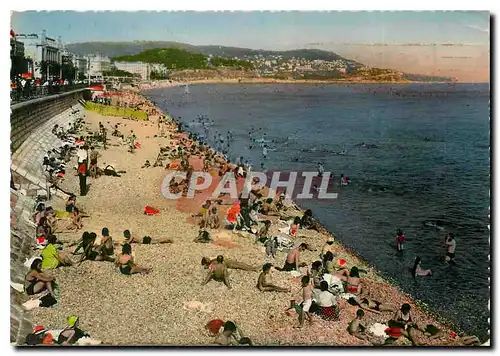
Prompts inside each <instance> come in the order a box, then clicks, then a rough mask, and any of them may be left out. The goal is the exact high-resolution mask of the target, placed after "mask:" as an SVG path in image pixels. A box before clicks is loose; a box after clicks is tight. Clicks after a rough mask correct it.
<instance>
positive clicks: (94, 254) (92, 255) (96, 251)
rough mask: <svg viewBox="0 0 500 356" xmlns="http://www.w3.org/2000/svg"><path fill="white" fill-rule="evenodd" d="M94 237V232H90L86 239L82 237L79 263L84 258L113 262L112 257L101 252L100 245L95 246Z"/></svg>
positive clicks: (95, 236)
mask: <svg viewBox="0 0 500 356" xmlns="http://www.w3.org/2000/svg"><path fill="white" fill-rule="evenodd" d="M96 238H97V234H96V233H95V232H91V233H90V234H88V235H87V236H86V239H85V238H84V239H83V242H82V247H83V249H84V250H83V256H82V258H81V259H80V263H81V262H83V261H84V260H90V261H107V262H114V261H115V259H114V258H112V257H110V256H108V255H106V254H104V253H103V252H102V245H99V246H95V240H96Z"/></svg>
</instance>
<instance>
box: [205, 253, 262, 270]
mask: <svg viewBox="0 0 500 356" xmlns="http://www.w3.org/2000/svg"><path fill="white" fill-rule="evenodd" d="M214 263H217V259H215V258H208V257H203V258H202V259H201V265H202V266H203V267H205V269H207V268H210V267H211V265H213V264H214ZM223 263H224V264H225V265H226V267H227V268H228V269H239V270H242V271H253V272H257V271H258V270H259V269H260V266H250V265H247V264H246V263H242V262H238V261H236V260H231V259H227V258H224V260H223Z"/></svg>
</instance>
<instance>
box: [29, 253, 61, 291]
mask: <svg viewBox="0 0 500 356" xmlns="http://www.w3.org/2000/svg"><path fill="white" fill-rule="evenodd" d="M54 284H55V279H54V278H53V277H51V276H49V275H47V274H45V273H43V272H42V260H41V259H39V258H37V259H35V260H34V261H33V262H32V263H31V267H30V271H29V272H28V274H27V275H26V278H25V283H24V287H25V290H26V293H27V294H28V295H35V294H38V293H40V292H43V291H44V290H48V291H49V293H50V294H51V295H52V296H53V297H54V298H55V295H54V289H53V287H54Z"/></svg>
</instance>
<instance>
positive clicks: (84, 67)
mask: <svg viewBox="0 0 500 356" xmlns="http://www.w3.org/2000/svg"><path fill="white" fill-rule="evenodd" d="M73 65H74V66H75V69H76V77H77V78H79V77H81V76H87V74H88V58H86V57H81V56H74V57H73Z"/></svg>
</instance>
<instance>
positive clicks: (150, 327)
mask: <svg viewBox="0 0 500 356" xmlns="http://www.w3.org/2000/svg"><path fill="white" fill-rule="evenodd" d="M126 95H127V96H130V100H135V101H136V102H141V101H142V102H146V103H148V106H149V107H150V108H156V110H157V112H158V113H159V115H161V114H162V111H161V109H160V108H158V107H156V106H154V105H153V104H152V103H151V101H150V100H148V99H147V98H146V97H145V96H144V95H143V94H136V93H134V94H132V93H131V94H126ZM86 114H87V118H86V122H87V123H89V124H90V126H91V127H92V128H94V129H97V127H98V122H100V121H102V122H104V123H106V124H107V125H110V126H113V125H114V124H116V123H119V124H120V125H123V126H126V131H123V132H128V130H129V129H133V130H134V132H135V133H136V134H137V136H138V137H139V142H141V148H140V149H138V150H136V151H137V152H135V153H134V154H133V155H132V154H129V153H127V149H126V147H124V146H123V145H120V143H119V141H117V140H116V139H115V138H111V139H112V140H113V141H112V142H110V145H109V147H108V149H107V150H105V151H101V150H100V151H99V153H100V154H102V157H101V158H99V161H100V162H105V163H104V164H111V165H113V166H114V167H115V168H116V169H117V170H121V169H123V170H126V171H127V173H125V174H123V175H122V177H121V178H115V177H100V178H98V179H97V180H91V184H92V187H91V189H90V191H89V194H88V195H87V196H86V197H78V201H77V205H78V206H79V207H80V206H81V207H82V209H83V210H84V211H85V212H87V213H89V214H90V215H91V217H90V218H89V219H88V220H87V219H86V220H84V229H83V231H94V232H97V233H99V232H100V230H101V229H102V227H103V226H106V227H108V228H109V229H110V232H111V234H112V236H113V238H114V239H116V240H118V241H119V236H120V235H121V231H123V230H124V229H125V228H130V229H131V231H132V233H133V234H134V236H137V237H142V236H144V235H145V234H147V235H148V236H152V237H153V239H154V238H155V237H157V236H163V235H165V237H169V238H172V239H173V240H174V243H173V244H165V245H137V246H134V247H133V249H134V252H135V253H136V256H137V263H138V264H139V265H142V266H146V267H149V266H152V267H153V273H152V274H150V275H147V276H124V275H121V274H119V272H117V271H116V270H115V269H113V268H112V267H111V266H110V265H108V264H106V263H102V262H91V261H86V262H84V263H83V264H82V265H81V266H79V267H78V268H71V267H70V268H63V269H58V270H56V271H54V273H55V275H56V278H57V280H58V282H60V286H61V292H62V293H61V298H62V299H61V303H60V305H58V307H56V308H40V309H36V310H34V311H32V312H31V313H33V314H32V315H33V316H34V318H33V320H34V321H36V322H37V323H41V324H43V325H45V326H46V327H49V328H51V327H52V328H56V327H61V326H62V324H61V323H63V322H64V318H65V317H66V316H67V315H71V314H76V315H80V316H81V318H82V320H81V325H82V329H83V330H85V331H88V332H89V333H90V334H91V336H92V337H93V338H94V337H95V338H97V339H100V340H102V341H103V342H104V344H106V345H113V346H124V345H191V346H209V345H211V342H210V341H211V340H212V339H211V338H209V337H208V336H206V335H204V334H202V332H203V330H202V327H203V325H204V323H206V322H207V321H209V320H211V319H214V318H221V319H223V320H235V321H236V322H237V324H238V325H239V326H241V327H242V329H243V330H244V332H245V334H246V335H248V336H249V337H250V338H251V339H252V340H253V341H254V342H255V343H256V345H262V346H266V345H287V346H294V345H295V346H298V345H308V346H314V345H322V346H326V345H329V346H369V344H368V343H366V342H363V341H361V340H358V339H356V338H354V337H352V336H350V335H349V334H347V333H346V331H345V329H346V326H347V324H346V323H347V322H348V321H349V320H350V319H352V318H353V317H354V316H355V310H356V309H355V308H353V307H351V306H349V305H348V304H346V303H344V302H343V301H342V303H343V304H342V306H341V308H342V312H341V320H340V321H339V322H335V323H327V322H323V321H317V322H316V321H315V324H314V326H312V327H306V328H304V329H302V330H300V331H299V330H297V329H295V328H294V325H295V324H296V323H297V320H296V317H290V316H288V317H286V316H284V313H283V311H284V309H285V308H286V307H287V306H288V305H287V304H288V302H289V297H290V296H289V295H283V294H274V293H270V294H266V296H265V297H264V296H263V295H262V293H259V292H258V291H257V290H256V289H255V280H256V278H257V274H254V273H251V272H240V271H231V275H230V279H231V283H232V284H233V283H234V289H233V290H231V291H228V290H227V289H226V287H225V286H223V285H222V284H219V283H215V282H210V283H209V284H207V285H205V286H203V287H201V286H199V282H200V281H201V279H202V277H203V276H204V274H205V272H204V271H203V270H202V269H201V268H200V265H199V260H200V258H201V256H206V255H208V256H211V257H214V256H216V255H217V254H223V255H224V256H227V257H228V258H236V259H237V260H238V261H240V262H245V263H251V264H255V263H258V264H262V263H264V262H274V263H276V264H281V263H282V261H283V259H284V257H285V255H284V254H283V253H281V254H278V258H277V260H276V261H269V260H268V259H265V257H264V256H265V254H264V252H263V251H262V248H260V247H257V246H256V245H254V243H253V241H252V242H249V241H248V238H245V237H242V236H241V235H240V234H231V232H230V231H228V230H225V229H221V231H213V232H212V235H213V236H214V237H215V239H217V240H220V241H231V242H234V243H235V244H236V245H237V247H235V248H229V247H221V246H216V245H215V244H196V243H193V242H192V240H193V238H194V237H195V236H196V234H197V231H198V227H197V226H196V225H195V224H196V221H193V219H192V217H191V213H193V212H197V211H198V210H199V206H198V205H196V206H194V205H191V206H187V207H184V208H183V209H181V206H180V204H179V203H178V202H172V201H168V200H167V199H165V198H164V197H163V196H162V195H161V194H160V192H159V188H158V187H159V186H160V185H161V182H162V179H163V178H164V176H165V174H166V173H167V172H170V171H171V170H165V169H163V168H148V169H141V168H139V167H140V166H141V165H142V163H143V162H144V160H145V159H149V160H151V159H154V157H156V155H157V153H158V149H159V147H162V146H165V145H167V146H171V145H175V144H176V142H175V139H168V138H167V139H160V138H157V137H153V134H155V133H156V120H157V116H158V115H151V116H150V121H149V122H139V121H131V120H123V119H120V118H115V117H104V116H101V115H99V114H97V113H92V112H86ZM165 115H167V114H166V113H165ZM176 127H177V126H172V127H171V128H169V129H168V130H167V133H168V134H172V133H174V132H175V131H176ZM121 129H123V128H122V127H121ZM73 160H74V158H73ZM151 162H153V161H151ZM77 187H78V182H77V179H75V177H72V176H71V175H69V174H68V179H67V180H66V181H65V182H64V185H63V188H66V189H67V190H69V191H74V192H76V191H77ZM137 187H140V188H139V189H137ZM110 192H113V193H112V194H110ZM146 204H148V205H151V206H154V207H155V208H158V209H159V210H160V211H161V213H160V216H157V217H155V216H152V217H148V216H145V215H144V214H142V209H144V206H145V205H146ZM54 208H56V207H55V206H54ZM273 225H275V224H274V223H273ZM273 228H274V230H272V233H275V232H276V230H277V228H276V226H273ZM325 230H326V229H325ZM299 231H300V232H304V234H305V235H306V238H305V239H300V238H299V239H298V240H297V241H296V242H299V241H300V242H302V241H304V242H308V243H311V244H312V245H313V247H315V248H317V249H321V247H322V245H323V243H324V241H325V240H327V239H328V236H333V235H332V234H331V233H330V232H328V231H327V230H326V231H327V234H325V233H315V232H311V231H310V230H299ZM81 233H82V231H80V232H73V233H69V234H62V235H59V236H61V239H62V240H65V241H76V240H77V239H79V238H80V236H81ZM334 246H335V248H336V254H337V257H338V258H345V259H346V260H347V261H348V265H349V267H351V266H358V267H360V268H364V269H366V270H367V272H368V273H367V274H366V275H362V278H363V279H364V280H365V279H366V284H367V285H369V287H370V289H371V290H373V291H374V294H376V295H377V298H378V299H379V300H382V299H384V300H388V301H389V303H390V304H391V305H394V306H398V307H399V306H400V305H401V304H402V303H409V304H410V305H411V306H412V309H413V310H414V312H415V315H416V317H418V320H419V322H427V323H433V324H434V325H437V326H438V327H439V328H441V329H442V330H443V331H444V332H445V333H447V334H449V332H450V331H451V330H455V331H456V332H459V330H458V329H457V328H456V327H453V326H447V325H448V323H447V322H440V320H438V319H439V318H438V317H433V316H432V315H431V314H430V313H427V312H425V311H424V310H423V309H422V308H421V307H420V306H419V303H418V302H416V301H414V300H412V299H411V296H409V295H407V294H405V293H404V292H402V291H401V290H400V289H399V288H398V287H397V286H396V285H394V284H391V282H390V281H388V280H386V279H384V278H383V277H382V276H380V275H379V273H378V272H377V271H376V269H375V268H374V267H373V266H371V265H369V264H368V263H366V262H365V261H362V260H361V259H360V258H359V257H358V256H357V255H356V254H355V252H354V251H351V250H349V249H347V248H345V247H344V246H343V245H342V243H341V242H340V241H338V240H337V239H336V241H335V243H334ZM65 251H70V249H65ZM317 259H318V256H317V253H312V252H309V251H306V252H305V253H304V257H303V260H304V261H307V262H308V265H310V263H309V262H312V261H314V260H317ZM289 277H290V276H289V274H288V273H284V272H283V273H274V274H273V278H272V279H273V282H275V283H277V284H278V285H287V286H291V287H293V293H292V295H293V297H291V298H294V297H296V296H298V295H299V289H300V284H299V281H298V280H296V279H293V278H289ZM75 287H77V289H76V288H75ZM109 291H117V293H109ZM186 298H194V299H197V300H201V301H203V302H208V303H212V305H213V312H212V313H211V314H204V313H203V312H193V311H191V312H190V311H187V310H185V309H183V305H182V302H186V301H189V300H193V299H187V300H186ZM294 299H295V298H294ZM240 301H245V303H241V302H240ZM88 305H93V307H92V308H88ZM86 306H87V307H86ZM152 315H154V316H155V322H154V323H152V322H151V316H152ZM387 316H388V317H389V314H387ZM366 319H367V322H370V321H371V322H374V321H376V316H375V315H372V314H371V313H368V315H367V316H366ZM450 325H451V324H450ZM125 330H126V331H129V330H130V331H131V332H130V333H129V332H125ZM137 330H142V331H143V333H145V335H144V334H140V333H135V332H132V331H137ZM445 341H446V343H445ZM444 344H446V345H449V340H444V341H443V340H441V341H440V340H437V341H434V342H433V343H432V344H431V345H432V346H439V345H444Z"/></svg>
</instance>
